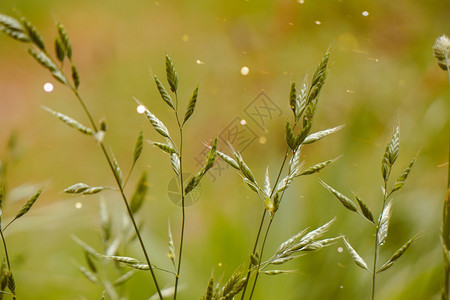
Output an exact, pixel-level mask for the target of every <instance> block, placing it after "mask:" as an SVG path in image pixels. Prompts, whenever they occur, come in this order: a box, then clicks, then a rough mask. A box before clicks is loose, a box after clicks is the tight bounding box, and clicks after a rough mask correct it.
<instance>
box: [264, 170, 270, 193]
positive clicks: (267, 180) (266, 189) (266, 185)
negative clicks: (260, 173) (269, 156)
mask: <svg viewBox="0 0 450 300" xmlns="http://www.w3.org/2000/svg"><path fill="white" fill-rule="evenodd" d="M264 178H265V179H264V194H265V195H266V197H270V194H271V193H272V188H271V187H270V176H269V166H267V168H266V174H265V176H264Z"/></svg>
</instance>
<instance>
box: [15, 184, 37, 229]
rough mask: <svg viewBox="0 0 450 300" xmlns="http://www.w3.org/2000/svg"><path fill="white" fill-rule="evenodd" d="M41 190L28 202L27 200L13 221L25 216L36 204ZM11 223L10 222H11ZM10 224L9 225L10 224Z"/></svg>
mask: <svg viewBox="0 0 450 300" xmlns="http://www.w3.org/2000/svg"><path fill="white" fill-rule="evenodd" d="M41 193H42V190H39V191H37V192H36V194H34V195H33V197H31V198H30V200H28V201H27V202H26V203H25V204H24V205H23V206H22V208H21V209H20V211H19V212H18V213H17V215H16V216H15V217H14V219H13V221H14V220H16V219H18V218H20V217H22V216H23V215H24V214H26V213H27V212H28V211H29V210H30V209H31V207H32V206H33V204H34V203H35V202H36V200H37V199H38V198H39V196H40V195H41ZM11 222H12V221H11ZM10 224H11V223H10Z"/></svg>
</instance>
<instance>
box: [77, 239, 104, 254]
mask: <svg viewBox="0 0 450 300" xmlns="http://www.w3.org/2000/svg"><path fill="white" fill-rule="evenodd" d="M72 239H73V240H74V241H75V242H76V243H77V244H78V245H79V246H80V247H81V248H83V249H84V250H85V251H86V252H88V253H89V254H91V255H93V256H100V254H99V253H98V252H97V251H96V250H95V249H94V248H92V247H91V246H89V245H88V244H86V243H85V242H83V241H82V240H80V239H79V238H78V237H76V236H73V237H72Z"/></svg>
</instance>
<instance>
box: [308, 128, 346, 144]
mask: <svg viewBox="0 0 450 300" xmlns="http://www.w3.org/2000/svg"><path fill="white" fill-rule="evenodd" d="M344 126H345V125H339V126H336V127H333V128H329V129H325V130H322V131H318V132H314V133H311V134H310V135H308V136H307V137H306V138H305V140H304V141H303V144H312V143H314V142H317V141H318V140H321V139H323V138H324V137H326V136H327V135H330V134H332V133H335V132H337V131H339V130H341V129H342V128H344Z"/></svg>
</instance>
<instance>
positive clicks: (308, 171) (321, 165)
mask: <svg viewBox="0 0 450 300" xmlns="http://www.w3.org/2000/svg"><path fill="white" fill-rule="evenodd" d="M334 161H336V159H329V160H326V161H324V162H321V163H318V164H315V165H314V166H312V167H309V168H308V169H306V170H304V171H302V172H300V173H299V174H298V175H297V176H303V175H311V174H314V173H318V172H320V171H321V170H322V169H323V168H325V167H326V166H328V165H329V164H330V163H332V162H334Z"/></svg>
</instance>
